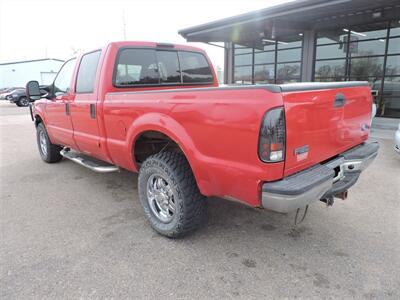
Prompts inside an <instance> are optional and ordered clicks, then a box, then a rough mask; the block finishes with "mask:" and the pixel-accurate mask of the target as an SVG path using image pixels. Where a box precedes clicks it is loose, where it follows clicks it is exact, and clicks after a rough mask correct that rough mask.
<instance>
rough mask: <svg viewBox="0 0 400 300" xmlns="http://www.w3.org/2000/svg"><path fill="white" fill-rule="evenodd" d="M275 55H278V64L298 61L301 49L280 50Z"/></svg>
mask: <svg viewBox="0 0 400 300" xmlns="http://www.w3.org/2000/svg"><path fill="white" fill-rule="evenodd" d="M277 55H278V62H285V61H300V60H301V49H290V50H280V51H278V53H277Z"/></svg>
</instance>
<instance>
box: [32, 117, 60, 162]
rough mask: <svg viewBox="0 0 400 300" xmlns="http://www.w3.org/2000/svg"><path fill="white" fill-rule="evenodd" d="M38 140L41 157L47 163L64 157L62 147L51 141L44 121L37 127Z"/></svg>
mask: <svg viewBox="0 0 400 300" xmlns="http://www.w3.org/2000/svg"><path fill="white" fill-rule="evenodd" d="M36 140H37V144H38V148H39V153H40V157H41V158H42V159H43V160H44V161H45V162H47V163H55V162H59V161H60V160H61V159H62V155H61V154H60V151H61V150H62V148H61V147H60V146H58V145H54V144H52V143H51V142H50V139H49V136H48V135H47V131H46V128H45V127H44V125H43V123H39V125H38V126H37V127H36Z"/></svg>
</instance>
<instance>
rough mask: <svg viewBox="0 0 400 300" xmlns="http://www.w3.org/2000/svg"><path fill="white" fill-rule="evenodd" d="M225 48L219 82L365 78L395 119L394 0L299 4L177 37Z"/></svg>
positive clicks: (398, 98) (398, 53) (397, 49)
mask: <svg viewBox="0 0 400 300" xmlns="http://www.w3.org/2000/svg"><path fill="white" fill-rule="evenodd" d="M179 34H181V35H182V36H183V37H184V38H185V39H186V40H187V41H189V42H204V43H211V44H212V43H213V42H224V45H225V46H224V48H225V50H224V51H225V77H224V82H225V83H238V84H260V83H286V82H298V81H348V80H366V81H369V82H370V84H371V88H372V90H373V93H374V98H375V102H376V103H377V104H378V115H379V116H386V117H400V1H399V0H332V1H324V0H309V1H305V0H300V1H295V2H290V3H287V4H282V5H278V6H274V7H270V8H266V9H262V10H258V11H254V12H250V13H246V14H242V15H238V16H234V17H230V18H226V19H222V20H218V21H215V22H211V23H206V24H203V25H199V26H194V27H191V28H187V29H183V30H180V31H179Z"/></svg>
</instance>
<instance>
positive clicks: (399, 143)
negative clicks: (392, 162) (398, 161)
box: [394, 123, 400, 154]
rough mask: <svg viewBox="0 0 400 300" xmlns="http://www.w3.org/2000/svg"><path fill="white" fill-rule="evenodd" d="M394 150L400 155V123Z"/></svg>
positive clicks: (395, 136)
mask: <svg viewBox="0 0 400 300" xmlns="http://www.w3.org/2000/svg"><path fill="white" fill-rule="evenodd" d="M394 150H396V152H397V153H399V154H400V123H399V127H398V128H397V131H396V133H395V134H394Z"/></svg>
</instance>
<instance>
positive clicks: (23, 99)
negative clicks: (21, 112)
mask: <svg viewBox="0 0 400 300" xmlns="http://www.w3.org/2000/svg"><path fill="white" fill-rule="evenodd" d="M28 105H29V99H28V98H27V97H21V98H19V100H18V102H17V106H19V107H26V106H28Z"/></svg>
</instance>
